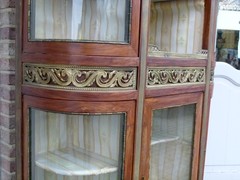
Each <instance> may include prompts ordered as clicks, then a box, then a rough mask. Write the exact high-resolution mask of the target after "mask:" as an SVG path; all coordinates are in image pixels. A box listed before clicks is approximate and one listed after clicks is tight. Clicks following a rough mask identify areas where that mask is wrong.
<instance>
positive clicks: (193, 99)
mask: <svg viewBox="0 0 240 180" xmlns="http://www.w3.org/2000/svg"><path fill="white" fill-rule="evenodd" d="M190 104H196V110H195V131H194V144H193V155H192V157H193V158H192V168H191V179H193V180H195V179H197V177H198V167H199V158H200V157H199V153H200V139H201V125H202V105H203V93H191V94H182V95H181V94H180V95H173V96H164V97H158V98H148V99H145V103H144V119H143V127H142V128H143V131H142V151H141V164H140V177H142V178H144V179H149V172H150V152H151V149H150V144H151V126H152V116H153V113H152V111H153V110H156V109H165V108H171V107H178V106H184V105H190Z"/></svg>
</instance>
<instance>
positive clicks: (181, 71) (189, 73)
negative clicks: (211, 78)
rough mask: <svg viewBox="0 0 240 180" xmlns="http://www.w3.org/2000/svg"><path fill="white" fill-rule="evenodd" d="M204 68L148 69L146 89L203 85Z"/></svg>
mask: <svg viewBox="0 0 240 180" xmlns="http://www.w3.org/2000/svg"><path fill="white" fill-rule="evenodd" d="M204 83H205V68H204V67H175V68H174V67H171V68H168V67H165V68H156V67H151V68H148V79H147V87H149V88H151V87H162V86H169V85H187V84H204Z"/></svg>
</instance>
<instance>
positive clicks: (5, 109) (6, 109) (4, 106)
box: [0, 100, 15, 116]
mask: <svg viewBox="0 0 240 180" xmlns="http://www.w3.org/2000/svg"><path fill="white" fill-rule="evenodd" d="M0 112H1V113H3V114H6V115H9V116H11V115H15V102H14V101H9V102H8V101H3V100H2V101H1V106H0Z"/></svg>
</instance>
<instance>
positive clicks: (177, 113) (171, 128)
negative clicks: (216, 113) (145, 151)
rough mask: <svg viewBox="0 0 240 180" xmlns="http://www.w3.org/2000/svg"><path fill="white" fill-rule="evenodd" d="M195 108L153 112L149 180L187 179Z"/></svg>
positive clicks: (184, 107) (191, 106) (188, 178)
mask: <svg viewBox="0 0 240 180" xmlns="http://www.w3.org/2000/svg"><path fill="white" fill-rule="evenodd" d="M194 119H195V105H186V106H181V107H174V108H168V109H161V110H154V111H153V122H152V123H153V124H152V137H151V157H150V179H151V180H176V179H181V180H190V179H191V161H192V150H193V136H194V124H195V123H194Z"/></svg>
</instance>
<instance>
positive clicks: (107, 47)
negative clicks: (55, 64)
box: [22, 0, 141, 57]
mask: <svg viewBox="0 0 240 180" xmlns="http://www.w3.org/2000/svg"><path fill="white" fill-rule="evenodd" d="M22 1H23V21H22V22H23V27H22V37H23V41H22V47H23V48H22V51H23V53H44V54H68V55H83V56H114V57H119V56H121V57H138V47H139V24H140V4H141V3H140V1H139V0H130V1H131V5H132V7H131V17H130V23H131V24H130V25H129V26H130V27H129V29H130V32H129V36H130V39H129V43H126V44H120V43H119V44H117V43H110V42H107V43H106V42H101V43H96V42H81V41H77V42H71V41H68V42H67V41H64V40H63V41H49V40H48V41H34V40H33V41H29V39H28V38H29V37H28V36H29V34H28V33H29V32H28V31H29V29H30V27H28V26H29V14H30V12H29V4H30V1H31V0H22Z"/></svg>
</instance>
